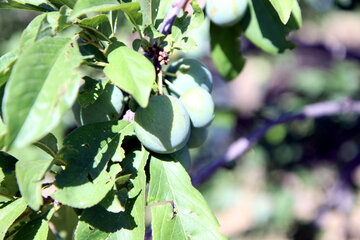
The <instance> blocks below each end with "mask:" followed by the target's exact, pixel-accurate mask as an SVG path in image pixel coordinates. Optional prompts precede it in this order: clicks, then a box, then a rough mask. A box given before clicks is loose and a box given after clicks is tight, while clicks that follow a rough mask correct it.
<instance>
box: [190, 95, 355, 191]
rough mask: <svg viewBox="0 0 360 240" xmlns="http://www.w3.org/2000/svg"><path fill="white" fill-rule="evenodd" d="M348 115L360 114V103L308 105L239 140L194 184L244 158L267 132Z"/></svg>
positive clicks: (196, 176)
mask: <svg viewBox="0 0 360 240" xmlns="http://www.w3.org/2000/svg"><path fill="white" fill-rule="evenodd" d="M347 113H357V114H360V101H352V100H350V99H347V100H345V101H343V102H321V103H315V104H311V105H308V106H306V107H304V108H303V110H302V111H301V112H299V113H290V114H286V115H284V116H281V117H279V118H278V119H277V120H273V121H269V122H268V123H266V124H265V125H263V126H262V127H260V128H258V129H256V130H254V131H253V132H252V133H250V134H249V135H248V136H246V137H242V138H239V139H238V140H236V141H235V142H233V143H232V144H231V145H230V146H229V148H228V149H227V150H226V152H225V153H224V154H223V155H222V156H221V157H220V158H219V159H217V160H216V161H214V162H212V163H210V164H208V165H206V166H204V167H203V168H202V169H200V170H199V171H197V172H196V173H195V174H193V175H192V178H191V179H192V183H193V185H194V186H195V187H196V186H198V185H199V184H201V183H203V182H204V181H206V180H207V179H209V178H210V177H211V176H212V175H213V174H214V173H215V172H216V171H217V169H219V168H221V167H226V166H227V164H228V163H229V162H231V161H234V160H235V159H237V158H240V157H241V156H243V155H244V154H245V153H246V152H247V151H248V150H249V149H250V148H251V147H252V146H254V145H255V144H256V143H257V142H258V141H259V140H260V139H261V138H262V137H263V136H264V135H265V134H266V132H267V131H268V130H269V129H270V128H272V127H274V126H276V125H279V124H284V123H289V122H292V121H295V120H305V119H314V118H320V117H327V116H334V115H341V114H347Z"/></svg>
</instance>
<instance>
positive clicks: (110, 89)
mask: <svg viewBox="0 0 360 240" xmlns="http://www.w3.org/2000/svg"><path fill="white" fill-rule="evenodd" d="M80 89H81V88H80ZM123 100H124V95H123V93H122V92H121V90H120V89H119V88H118V87H116V86H115V85H113V84H111V83H108V84H106V86H105V89H104V91H103V92H102V94H101V95H100V96H99V98H98V99H96V101H95V102H94V103H90V104H89V105H88V106H86V107H85V108H83V107H81V106H80V105H79V103H78V101H76V103H75V104H74V106H73V112H74V115H75V120H76V121H77V122H78V124H80V125H85V124H89V123H95V122H105V121H111V120H116V119H118V118H119V117H120V115H121V113H122V111H123V110H124V102H123Z"/></svg>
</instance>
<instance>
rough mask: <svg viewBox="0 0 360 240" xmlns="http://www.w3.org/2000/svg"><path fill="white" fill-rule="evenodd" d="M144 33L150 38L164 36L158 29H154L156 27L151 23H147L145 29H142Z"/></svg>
mask: <svg viewBox="0 0 360 240" xmlns="http://www.w3.org/2000/svg"><path fill="white" fill-rule="evenodd" d="M144 34H145V35H146V36H148V37H150V38H161V37H165V35H164V34H162V33H159V32H158V30H156V28H155V27H154V25H153V24H150V25H148V26H147V27H146V28H145V29H144Z"/></svg>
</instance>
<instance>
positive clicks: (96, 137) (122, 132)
mask: <svg viewBox="0 0 360 240" xmlns="http://www.w3.org/2000/svg"><path fill="white" fill-rule="evenodd" d="M133 132H134V126H133V123H130V122H128V121H118V122H116V121H115V122H101V123H94V124H88V125H85V126H82V127H80V128H77V129H76V130H74V131H73V132H72V133H71V134H70V135H69V136H67V137H66V138H65V140H64V147H63V149H62V150H61V152H62V154H63V160H64V161H66V162H67V167H66V169H65V171H63V172H62V173H60V174H59V175H58V176H57V177H56V182H55V184H56V186H57V188H58V189H57V191H56V192H55V193H54V194H53V195H52V197H53V198H55V199H56V200H57V201H59V202H61V203H63V204H66V205H69V206H72V207H75V208H88V207H92V206H94V205H95V204H97V203H99V202H100V201H101V200H102V199H103V198H104V197H105V196H106V194H107V193H108V192H109V191H110V189H111V188H112V187H113V185H114V183H115V178H114V177H112V175H111V174H110V173H109V172H108V171H106V168H107V165H108V161H109V159H110V158H111V157H112V156H113V155H114V153H115V151H116V149H117V148H119V147H120V146H121V143H122V140H123V139H124V137H125V136H128V135H131V134H132V133H133Z"/></svg>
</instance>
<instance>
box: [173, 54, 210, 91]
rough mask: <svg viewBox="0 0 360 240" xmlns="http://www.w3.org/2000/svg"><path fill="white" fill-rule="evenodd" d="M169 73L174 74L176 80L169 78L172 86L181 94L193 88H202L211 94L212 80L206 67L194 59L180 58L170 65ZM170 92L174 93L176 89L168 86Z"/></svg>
mask: <svg viewBox="0 0 360 240" xmlns="http://www.w3.org/2000/svg"><path fill="white" fill-rule="evenodd" d="M167 71H168V72H170V73H176V74H177V77H176V78H171V79H170V81H171V82H172V84H173V85H174V86H175V87H176V88H177V89H179V90H181V91H182V92H186V91H187V90H189V89H190V88H193V87H202V88H204V89H205V90H206V91H208V92H211V91H212V86H213V79H212V76H211V72H210V71H209V69H207V67H206V66H205V65H204V64H203V63H201V62H200V61H199V60H197V59H195V58H181V59H179V60H177V61H176V62H174V63H172V64H171V65H170V66H169V68H168V69H167ZM169 89H170V91H172V92H175V93H176V89H174V88H172V87H171V86H169Z"/></svg>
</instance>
